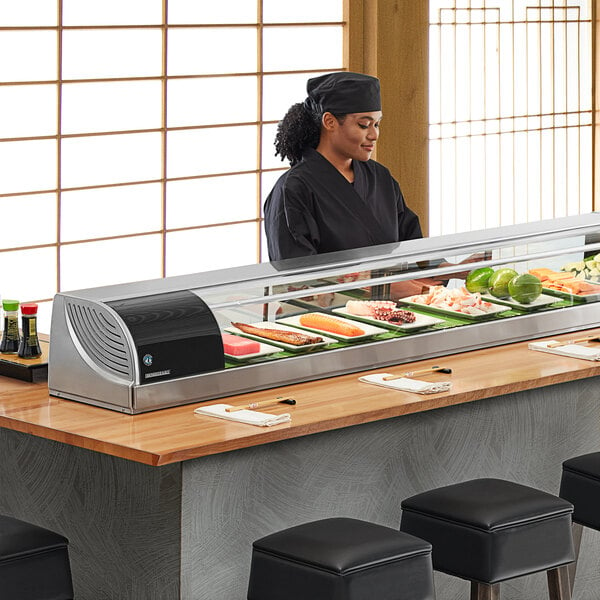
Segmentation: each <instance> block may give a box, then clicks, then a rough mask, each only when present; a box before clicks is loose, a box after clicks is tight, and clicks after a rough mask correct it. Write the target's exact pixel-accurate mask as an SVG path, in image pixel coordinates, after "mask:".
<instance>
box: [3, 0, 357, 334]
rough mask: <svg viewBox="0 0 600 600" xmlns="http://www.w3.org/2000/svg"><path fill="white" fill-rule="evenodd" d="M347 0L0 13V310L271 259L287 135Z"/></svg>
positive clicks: (38, 6)
mask: <svg viewBox="0 0 600 600" xmlns="http://www.w3.org/2000/svg"><path fill="white" fill-rule="evenodd" d="M343 4H344V2H343V0H327V1H326V2H323V1H318V0H305V1H304V2H300V3H297V2H294V3H292V2H280V1H279V0H220V1H219V2H204V1H202V2H200V1H198V2H190V1H189V0H168V1H167V0H88V1H85V2H82V1H81V0H19V1H18V2H15V1H14V0H0V55H1V56H2V57H3V59H2V60H1V61H0V108H1V110H0V214H2V228H1V229H2V231H1V232H0V294H1V295H2V296H3V297H5V298H6V297H14V298H18V299H20V300H22V301H25V300H29V301H33V300H37V301H42V302H44V301H45V308H44V309H43V310H42V311H41V312H42V318H41V321H42V329H43V330H45V331H47V330H48V319H47V317H48V313H49V307H50V302H49V301H50V300H51V299H52V297H53V295H54V293H56V291H59V290H67V289H76V288H82V287H89V286H97V285H104V284H110V283H118V282H123V281H132V280H140V279H147V278H154V277H161V276H165V275H167V276H168V275H176V274H180V273H186V272H197V271H202V270H207V269H216V268H221V267H227V266H233V265H237V264H247V263H251V262H255V261H258V260H261V259H262V239H261V206H262V202H263V200H264V198H265V196H266V194H267V193H268V191H269V189H270V187H271V185H272V184H273V182H274V181H275V179H276V177H278V176H279V175H280V174H281V172H282V171H283V170H284V169H285V168H286V166H287V165H285V164H283V163H281V162H280V161H279V160H276V159H275V157H274V150H273V137H274V133H275V128H276V123H277V121H278V120H279V119H281V117H282V116H283V114H284V113H285V111H286V110H287V108H288V107H289V106H290V105H291V104H293V103H295V102H299V101H302V100H303V99H304V97H305V82H306V79H307V77H309V76H311V75H312V74H320V73H321V72H324V71H330V70H339V69H342V68H344V65H343V34H344V27H345V22H344V15H343Z"/></svg>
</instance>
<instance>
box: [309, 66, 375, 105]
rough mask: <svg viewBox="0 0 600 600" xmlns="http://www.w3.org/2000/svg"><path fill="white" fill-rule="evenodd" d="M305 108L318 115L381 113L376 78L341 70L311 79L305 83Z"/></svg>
mask: <svg viewBox="0 0 600 600" xmlns="http://www.w3.org/2000/svg"><path fill="white" fill-rule="evenodd" d="M306 91H307V92H308V98H306V100H305V101H304V106H305V108H307V109H308V110H310V111H311V112H313V113H314V114H317V115H322V114H323V113H325V112H330V113H332V114H334V115H347V114H349V113H358V112H373V111H377V110H381V94H380V91H379V79H377V77H371V76H370V75H363V74H362V73H352V72H349V71H342V72H339V73H328V74H327V75H321V76H320V77H313V78H312V79H309V80H308V83H307V84H306Z"/></svg>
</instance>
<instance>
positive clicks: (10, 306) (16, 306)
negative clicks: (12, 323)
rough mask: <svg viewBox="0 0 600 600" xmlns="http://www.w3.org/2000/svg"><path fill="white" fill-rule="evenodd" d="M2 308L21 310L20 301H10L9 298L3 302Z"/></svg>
mask: <svg viewBox="0 0 600 600" xmlns="http://www.w3.org/2000/svg"><path fill="white" fill-rule="evenodd" d="M2 308H3V309H4V310H12V311H15V310H19V301H18V300H9V299H8V298H7V299H6V300H2Z"/></svg>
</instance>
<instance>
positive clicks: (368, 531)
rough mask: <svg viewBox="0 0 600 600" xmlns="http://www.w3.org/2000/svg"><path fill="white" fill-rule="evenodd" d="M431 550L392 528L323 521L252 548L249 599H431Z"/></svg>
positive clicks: (351, 521)
mask: <svg viewBox="0 0 600 600" xmlns="http://www.w3.org/2000/svg"><path fill="white" fill-rule="evenodd" d="M433 597H434V594H433V574H432V568H431V545H430V544H428V543H427V542H425V541H423V540H420V539H417V538H415V537H413V536H411V535H407V534H404V533H401V532H399V531H397V530H395V529H391V528H389V527H384V526H382V525H376V524H374V523H369V522H367V521H360V520H357V519H349V518H332V519H323V520H320V521H313V522H311V523H305V524H303V525H298V526H296V527H291V528H289V529H285V530H283V531H279V532H277V533H274V534H272V535H268V536H266V537H264V538H262V539H260V540H257V541H256V542H254V544H253V549H252V567H251V572H250V582H249V586H248V599H249V600H280V599H281V598H285V599H286V600H307V599H308V598H310V599H311V600H372V599H373V598H377V599H378V600H430V599H431V600H433Z"/></svg>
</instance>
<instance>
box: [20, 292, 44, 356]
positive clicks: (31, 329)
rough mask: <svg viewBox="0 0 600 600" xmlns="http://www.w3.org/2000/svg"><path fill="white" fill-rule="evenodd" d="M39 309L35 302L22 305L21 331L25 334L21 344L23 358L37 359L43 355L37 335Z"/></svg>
mask: <svg viewBox="0 0 600 600" xmlns="http://www.w3.org/2000/svg"><path fill="white" fill-rule="evenodd" d="M37 309H38V305H37V304H35V303H34V302H31V303H28V304H21V330H22V332H23V337H22V338H21V343H20V344H19V356H20V357H21V358H37V357H38V356H41V354H42V348H41V347H40V341H39V340H38V335H37Z"/></svg>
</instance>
